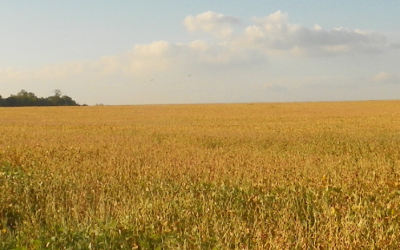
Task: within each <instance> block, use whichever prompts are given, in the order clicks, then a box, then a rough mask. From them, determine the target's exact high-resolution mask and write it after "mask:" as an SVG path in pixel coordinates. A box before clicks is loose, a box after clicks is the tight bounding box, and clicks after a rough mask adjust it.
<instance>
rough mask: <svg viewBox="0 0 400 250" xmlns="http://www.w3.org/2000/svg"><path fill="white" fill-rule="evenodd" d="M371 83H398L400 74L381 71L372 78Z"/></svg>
mask: <svg viewBox="0 0 400 250" xmlns="http://www.w3.org/2000/svg"><path fill="white" fill-rule="evenodd" d="M373 81H374V82H377V83H400V74H390V73H388V72H384V71H381V72H379V73H378V74H376V75H375V76H374V77H373Z"/></svg>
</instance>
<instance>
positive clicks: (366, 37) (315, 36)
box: [243, 11, 386, 55]
mask: <svg viewBox="0 0 400 250" xmlns="http://www.w3.org/2000/svg"><path fill="white" fill-rule="evenodd" d="M254 22H255V25H252V26H249V27H247V28H246V29H245V30H244V33H243V39H244V41H246V42H247V44H248V45H249V46H257V47H258V48H263V49H266V50H268V51H269V52H270V53H271V52H273V51H292V52H294V53H292V54H293V55H332V54H343V53H350V52H362V53H367V52H377V51H379V50H380V49H382V48H383V46H384V45H385V43H386V41H385V37H384V36H383V35H381V34H379V33H376V32H364V31H361V30H358V29H355V30H351V29H348V28H336V29H332V30H330V31H327V30H324V29H322V27H320V26H318V25H315V26H314V27H313V28H307V27H305V26H302V25H299V24H292V23H289V22H288V15H287V14H286V13H282V12H280V11H278V12H275V13H273V14H271V15H269V16H267V17H264V18H255V19H254Z"/></svg>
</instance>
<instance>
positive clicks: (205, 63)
mask: <svg viewBox="0 0 400 250" xmlns="http://www.w3.org/2000/svg"><path fill="white" fill-rule="evenodd" d="M399 12H400V2H399V1H357V0H352V1H349V0H347V1H342V0H338V1H322V0H319V1H316V0H309V1H252V0H247V1H209V0H206V1H180V0H176V1H154V0H146V1H122V0H121V1H105V0H96V1H91V0H86V1H75V0H71V1H50V0H46V1H44V0H36V1H25V0H15V1H1V0H0V94H1V95H2V96H3V97H8V96H9V95H10V94H15V93H17V92H19V91H20V90H21V89H24V90H27V91H30V92H34V93H35V94H37V95H38V96H49V95H52V94H53V90H55V89H60V90H61V91H62V92H63V93H64V94H67V95H69V96H71V97H73V98H74V99H75V100H77V101H78V102H79V103H87V104H96V103H103V104H110V105H117V104H159V103H161V104H163V103H229V102H292V101H343V100H346V101H347V100H379V99H399V98H400V69H399V67H398V65H400V16H399V15H398V13H399Z"/></svg>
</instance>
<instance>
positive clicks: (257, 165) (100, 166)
mask: <svg viewBox="0 0 400 250" xmlns="http://www.w3.org/2000/svg"><path fill="white" fill-rule="evenodd" d="M399 247H400V101H370V102H332V103H329V102H321V103H284V104H283V103H282V104H278V103H275V104H273V103H271V104H215V105H212V104H209V105H145V106H94V107H40V108H32V107H30V108H28V107H27V108H0V249H398V248H399Z"/></svg>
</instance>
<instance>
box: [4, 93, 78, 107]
mask: <svg viewBox="0 0 400 250" xmlns="http://www.w3.org/2000/svg"><path fill="white" fill-rule="evenodd" d="M24 106H80V105H79V104H78V103H76V102H75V101H74V100H72V98H71V97H69V96H66V95H62V94H61V91H60V90H58V89H57V90H55V91H54V95H53V96H49V97H46V98H43V97H40V98H39V97H37V96H36V95H35V94H34V93H32V92H27V91H26V90H21V91H20V92H19V93H18V94H16V95H10V97H7V98H3V97H2V96H1V95H0V107H24Z"/></svg>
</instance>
